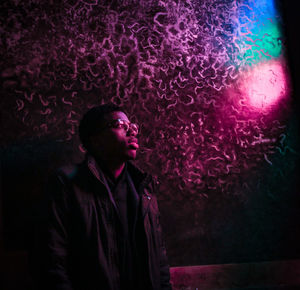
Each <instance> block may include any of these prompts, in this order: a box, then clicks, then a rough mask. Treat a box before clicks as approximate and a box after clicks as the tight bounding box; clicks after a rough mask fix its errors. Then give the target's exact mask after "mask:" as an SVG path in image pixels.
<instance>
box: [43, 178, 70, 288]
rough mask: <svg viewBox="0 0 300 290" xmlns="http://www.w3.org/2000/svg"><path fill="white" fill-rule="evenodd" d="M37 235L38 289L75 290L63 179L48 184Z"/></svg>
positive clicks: (55, 179)
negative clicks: (72, 279)
mask: <svg viewBox="0 0 300 290" xmlns="http://www.w3.org/2000/svg"><path fill="white" fill-rule="evenodd" d="M41 210H42V211H43V212H42V213H41V214H42V216H43V217H42V219H41V221H40V225H39V231H38V240H39V241H38V248H39V249H38V252H39V257H38V260H39V269H38V271H39V272H40V273H39V278H38V285H39V289H51V290H54V289H55V290H72V289H73V287H72V286H71V281H70V277H69V275H68V269H67V268H68V231H69V219H70V217H69V209H68V201H67V192H66V190H65V186H64V184H63V182H62V179H61V177H59V176H56V177H55V178H53V179H52V180H51V182H49V184H48V185H47V190H46V198H45V200H44V204H43V206H42V208H41Z"/></svg>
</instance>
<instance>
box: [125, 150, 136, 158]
mask: <svg viewBox="0 0 300 290" xmlns="http://www.w3.org/2000/svg"><path fill="white" fill-rule="evenodd" d="M126 157H127V160H134V159H135V158H136V151H133V150H131V151H130V152H128V153H127V154H126Z"/></svg>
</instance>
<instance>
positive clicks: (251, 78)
mask: <svg viewBox="0 0 300 290" xmlns="http://www.w3.org/2000/svg"><path fill="white" fill-rule="evenodd" d="M240 88H241V91H242V93H243V94H244V96H245V97H246V98H247V100H248V104H249V105H250V106H251V107H252V108H253V109H257V110H260V111H265V110H269V109H270V108H271V107H272V106H274V105H275V104H276V103H277V102H278V101H279V100H280V99H282V98H283V97H285V96H286V95H287V92H288V85H287V77H286V73H285V70H284V67H283V65H282V63H281V62H280V61H278V60H272V61H268V62H265V63H261V64H257V65H255V67H253V68H252V69H250V70H249V71H247V72H245V73H244V75H243V77H242V81H241V87H240Z"/></svg>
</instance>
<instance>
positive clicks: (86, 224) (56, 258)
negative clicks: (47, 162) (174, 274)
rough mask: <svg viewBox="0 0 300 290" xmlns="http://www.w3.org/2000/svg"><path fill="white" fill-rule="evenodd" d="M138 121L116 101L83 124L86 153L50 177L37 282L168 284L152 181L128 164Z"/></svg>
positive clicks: (53, 285) (54, 285)
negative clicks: (130, 116) (82, 157)
mask: <svg viewBox="0 0 300 290" xmlns="http://www.w3.org/2000/svg"><path fill="white" fill-rule="evenodd" d="M137 134H138V126H137V125H136V124H133V123H131V122H130V121H129V120H128V117H127V115H126V114H125V113H124V111H123V110H122V109H121V108H120V107H118V106H115V105H113V104H105V105H101V106H97V107H94V108H92V109H91V110H89V111H88V112H87V113H86V114H85V115H84V117H83V119H82V120H81V122H80V125H79V135H80V139H81V141H82V144H83V146H84V147H85V148H86V150H87V156H86V159H85V161H84V162H83V163H82V164H79V165H77V166H72V167H65V168H62V169H60V170H59V172H58V174H56V176H55V177H54V179H53V180H52V181H51V182H50V183H49V186H48V189H47V192H48V193H47V196H48V201H47V203H46V204H47V211H46V212H47V217H46V218H45V220H44V224H46V226H44V227H43V230H44V235H43V238H44V240H43V242H41V243H40V245H41V246H42V248H41V250H42V253H43V254H42V255H41V257H42V263H41V265H40V281H39V285H40V286H39V288H40V289H41V290H42V289H52V290H57V289H61V290H62V289H63V290H71V289H72V290H73V289H74V290H96V289H98V290H100V289H103V290H119V289H120V290H121V289H122V290H123V289H132V290H135V289H141V290H147V289H149V290H150V289H153V290H159V289H171V285H170V282H169V279H170V276H169V266H168V264H167V258H166V251H165V247H164V244H163V241H162V237H161V226H160V222H159V210H158V207H157V200H156V197H155V193H156V189H155V182H154V181H153V179H152V178H151V176H150V175H148V174H144V173H142V172H141V171H140V170H139V169H137V168H136V167H135V166H134V165H133V164H131V163H130V162H128V161H129V160H134V159H135V158H136V152H137V150H138V148H139V145H138V139H137Z"/></svg>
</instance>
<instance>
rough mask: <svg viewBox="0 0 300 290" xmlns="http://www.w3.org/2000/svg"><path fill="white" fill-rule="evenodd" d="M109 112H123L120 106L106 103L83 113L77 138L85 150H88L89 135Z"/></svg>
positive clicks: (97, 127)
mask: <svg viewBox="0 0 300 290" xmlns="http://www.w3.org/2000/svg"><path fill="white" fill-rule="evenodd" d="M111 112H124V110H123V109H122V108H121V107H120V106H117V105H115V104H112V103H107V104H103V105H100V106H95V107H93V108H91V109H90V110H88V111H87V112H86V113H85V114H84V115H83V117H82V119H81V121H80V123H79V138H80V141H81V143H82V145H83V146H84V147H85V148H86V149H87V150H89V139H90V136H92V135H93V134H94V133H95V132H96V130H97V129H99V123H100V122H101V121H103V119H104V117H105V115H107V114H109V113H111ZM124 113H125V112H124Z"/></svg>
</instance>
